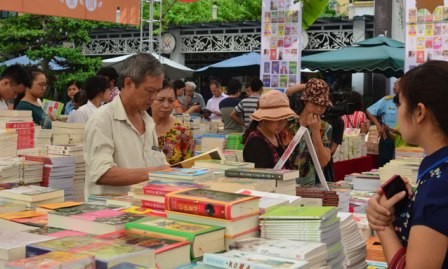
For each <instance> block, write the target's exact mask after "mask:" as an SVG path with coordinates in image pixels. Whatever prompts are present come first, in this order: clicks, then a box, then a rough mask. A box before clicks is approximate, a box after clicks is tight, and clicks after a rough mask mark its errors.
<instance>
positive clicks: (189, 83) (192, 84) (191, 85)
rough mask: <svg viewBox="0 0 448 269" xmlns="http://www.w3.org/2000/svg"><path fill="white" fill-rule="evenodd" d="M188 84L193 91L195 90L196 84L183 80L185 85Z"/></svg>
mask: <svg viewBox="0 0 448 269" xmlns="http://www.w3.org/2000/svg"><path fill="white" fill-rule="evenodd" d="M187 86H190V87H191V88H192V89H193V91H194V90H196V84H195V83H194V82H193V81H187V82H185V87H187Z"/></svg>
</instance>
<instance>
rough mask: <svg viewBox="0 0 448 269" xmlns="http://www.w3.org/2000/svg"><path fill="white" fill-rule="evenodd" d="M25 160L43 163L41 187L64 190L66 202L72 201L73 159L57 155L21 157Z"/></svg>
mask: <svg viewBox="0 0 448 269" xmlns="http://www.w3.org/2000/svg"><path fill="white" fill-rule="evenodd" d="M22 156H23V157H24V158H25V159H26V160H29V161H37V162H43V163H44V171H43V177H42V184H41V185H42V186H45V187H50V188H55V189H60V190H64V197H65V200H66V201H73V198H74V196H73V177H74V175H75V158H73V157H71V156H59V155H46V156H39V155H22Z"/></svg>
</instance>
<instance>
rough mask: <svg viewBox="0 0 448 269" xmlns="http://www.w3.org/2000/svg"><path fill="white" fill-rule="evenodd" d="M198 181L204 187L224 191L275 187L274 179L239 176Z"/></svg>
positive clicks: (270, 188) (263, 189) (266, 190)
mask: <svg viewBox="0 0 448 269" xmlns="http://www.w3.org/2000/svg"><path fill="white" fill-rule="evenodd" d="M198 183H199V184H201V185H203V186H204V188H207V189H210V190H215V191H224V192H237V191H239V190H241V189H251V190H257V191H264V192H275V190H276V187H277V186H276V181H275V180H265V179H251V178H240V177H217V178H214V179H211V180H203V181H201V180H200V181H198Z"/></svg>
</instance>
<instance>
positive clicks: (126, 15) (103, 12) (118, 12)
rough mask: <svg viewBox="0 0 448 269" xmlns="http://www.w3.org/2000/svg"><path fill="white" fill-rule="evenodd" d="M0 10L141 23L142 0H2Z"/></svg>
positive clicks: (0, 0) (133, 23)
mask: <svg viewBox="0 0 448 269" xmlns="http://www.w3.org/2000/svg"><path fill="white" fill-rule="evenodd" d="M0 10H7V11H14V12H20V13H29V14H38V15H47V16H57V17H68V18H75V19H83V20H95V21H106V22H115V23H123V24H132V25H140V0H115V1H110V0H0Z"/></svg>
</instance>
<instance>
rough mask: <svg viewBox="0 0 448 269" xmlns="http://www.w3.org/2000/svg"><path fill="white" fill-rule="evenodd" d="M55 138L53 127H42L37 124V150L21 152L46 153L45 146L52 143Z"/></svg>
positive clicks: (35, 134)
mask: <svg viewBox="0 0 448 269" xmlns="http://www.w3.org/2000/svg"><path fill="white" fill-rule="evenodd" d="M52 138H53V130H52V129H42V128H41V127H40V126H36V127H35V130H34V147H35V149H36V152H33V153H31V152H26V151H25V152H20V154H25V155H27V154H28V155H36V154H44V153H45V146H46V145H51V143H52Z"/></svg>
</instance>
